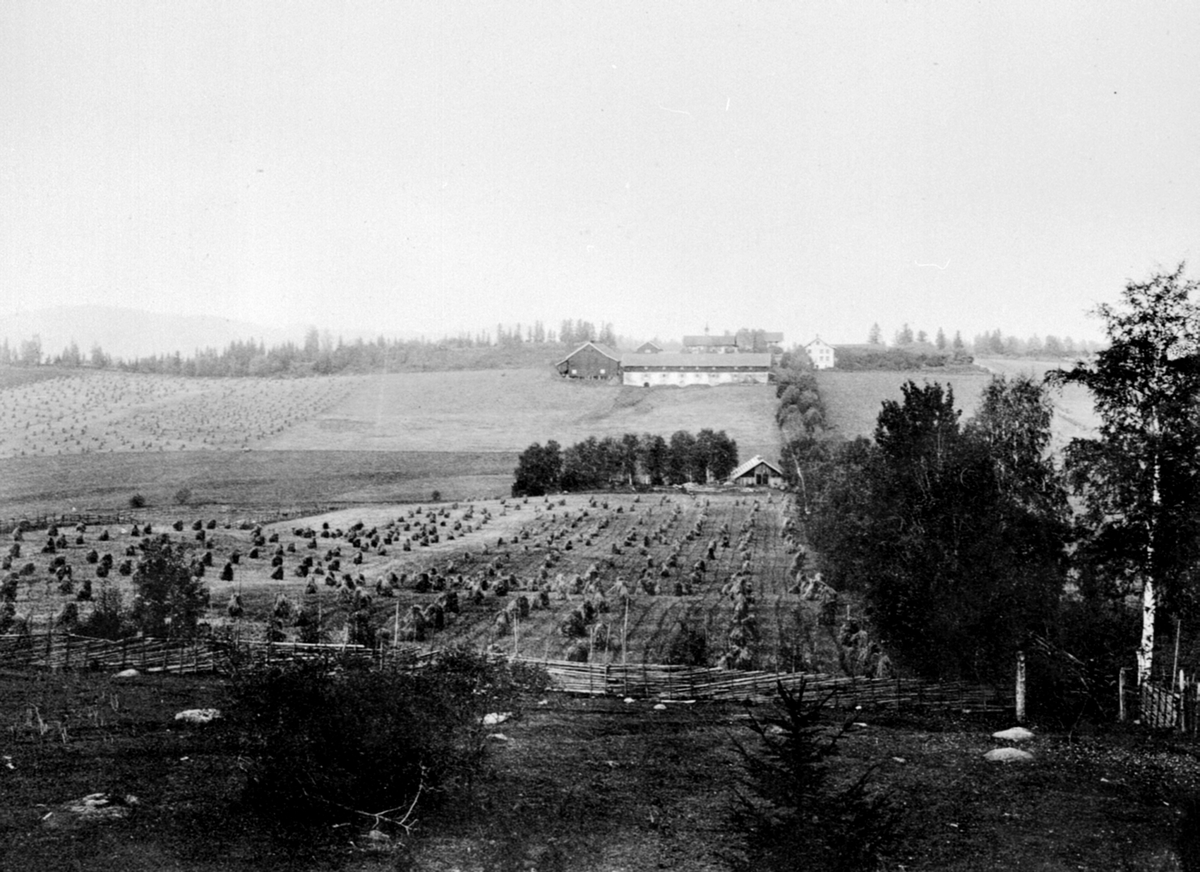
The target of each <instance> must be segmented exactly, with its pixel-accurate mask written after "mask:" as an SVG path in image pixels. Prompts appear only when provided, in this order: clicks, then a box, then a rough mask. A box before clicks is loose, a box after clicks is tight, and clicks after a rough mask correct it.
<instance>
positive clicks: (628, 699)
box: [625, 696, 633, 705]
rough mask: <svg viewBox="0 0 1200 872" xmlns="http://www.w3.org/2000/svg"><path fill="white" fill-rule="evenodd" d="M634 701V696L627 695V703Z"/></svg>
mask: <svg viewBox="0 0 1200 872" xmlns="http://www.w3.org/2000/svg"><path fill="white" fill-rule="evenodd" d="M632 702H633V697H632V696H627V697H625V705H629V704H630V703H632Z"/></svg>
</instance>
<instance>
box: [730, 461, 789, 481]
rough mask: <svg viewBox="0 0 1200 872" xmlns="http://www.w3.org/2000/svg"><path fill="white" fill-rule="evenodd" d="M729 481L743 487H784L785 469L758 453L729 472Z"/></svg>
mask: <svg viewBox="0 0 1200 872" xmlns="http://www.w3.org/2000/svg"><path fill="white" fill-rule="evenodd" d="M729 482H730V484H736V485H741V486H742V487H783V470H781V469H780V468H779V467H778V466H776V465H775V464H774V463H772V462H771V461H769V460H764V459H763V457H762V455H761V454H756V455H754V456H753V457H751V458H750V459H749V460H747V461H746V462H745V463H743V464H742V465H741V466H739V467H738V468H737V469H735V470H734V471H733V472H731V473H730V474H729Z"/></svg>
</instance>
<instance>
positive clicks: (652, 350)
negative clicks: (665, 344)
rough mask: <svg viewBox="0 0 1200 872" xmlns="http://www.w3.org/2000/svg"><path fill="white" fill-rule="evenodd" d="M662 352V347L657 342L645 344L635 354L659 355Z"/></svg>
mask: <svg viewBox="0 0 1200 872" xmlns="http://www.w3.org/2000/svg"><path fill="white" fill-rule="evenodd" d="M661 351H662V346H661V345H659V344H658V343H657V342H643V343H642V344H641V345H639V346H638V347H637V350H636V351H634V354H659V353H660V352H661Z"/></svg>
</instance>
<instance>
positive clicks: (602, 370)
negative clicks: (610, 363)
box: [600, 367, 605, 375]
mask: <svg viewBox="0 0 1200 872" xmlns="http://www.w3.org/2000/svg"><path fill="white" fill-rule="evenodd" d="M604 372H605V370H604V367H601V368H600V375H604Z"/></svg>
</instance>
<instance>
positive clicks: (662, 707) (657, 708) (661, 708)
mask: <svg viewBox="0 0 1200 872" xmlns="http://www.w3.org/2000/svg"><path fill="white" fill-rule="evenodd" d="M654 710H655V711H656V712H665V711H666V710H667V707H666V706H665V705H663V704H662V703H661V702H660V703H659V704H658V705H656V706H655V707H654Z"/></svg>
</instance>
